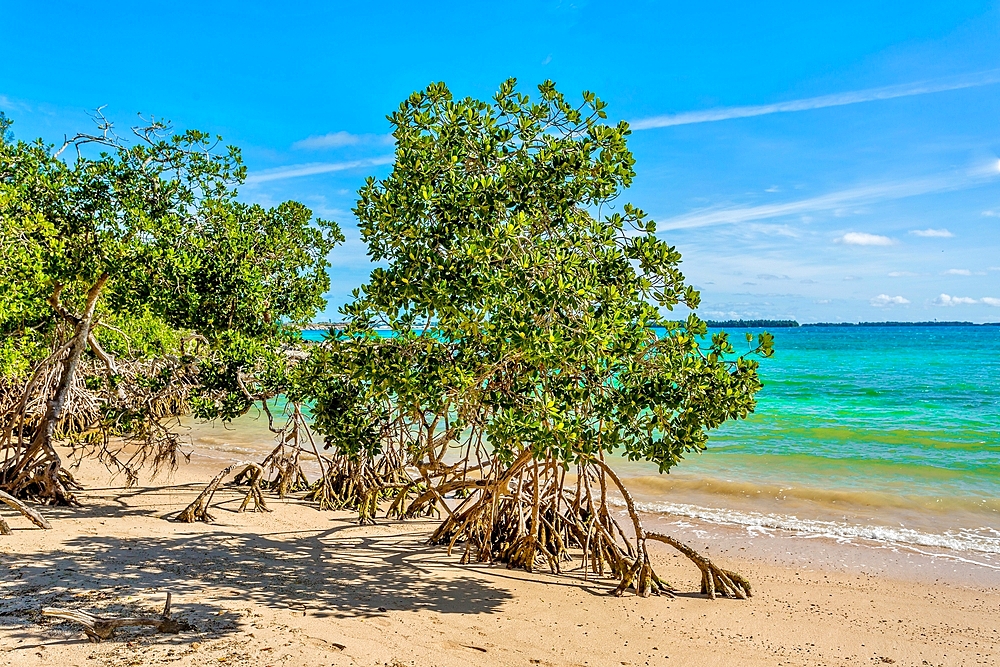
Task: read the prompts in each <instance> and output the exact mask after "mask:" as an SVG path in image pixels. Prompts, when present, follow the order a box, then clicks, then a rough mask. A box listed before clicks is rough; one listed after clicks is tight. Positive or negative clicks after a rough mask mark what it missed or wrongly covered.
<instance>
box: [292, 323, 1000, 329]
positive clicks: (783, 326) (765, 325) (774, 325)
mask: <svg viewBox="0 0 1000 667" xmlns="http://www.w3.org/2000/svg"><path fill="white" fill-rule="evenodd" d="M705 322H706V323H707V324H708V326H709V327H710V328H712V329H725V328H737V327H745V328H748V329H794V328H798V327H1000V322H983V323H982V324H977V323H976V322H955V321H946V322H938V321H936V320H935V321H933V322H807V323H805V324H799V323H798V322H796V321H795V320H706V321H705ZM346 326H347V322H312V323H310V324H303V325H302V326H301V327H300V329H301V330H302V331H326V330H327V329H343V328H345V327H346Z"/></svg>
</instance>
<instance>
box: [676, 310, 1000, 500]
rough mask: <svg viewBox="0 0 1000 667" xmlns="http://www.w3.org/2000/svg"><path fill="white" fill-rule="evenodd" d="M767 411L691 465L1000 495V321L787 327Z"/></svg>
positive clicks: (791, 478)
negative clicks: (972, 324) (959, 324)
mask: <svg viewBox="0 0 1000 667" xmlns="http://www.w3.org/2000/svg"><path fill="white" fill-rule="evenodd" d="M772 333H773V334H774V337H775V348H776V351H775V355H774V357H773V358H771V359H765V360H762V362H761V369H760V375H761V378H762V380H763V383H764V389H763V390H761V392H760V393H759V395H758V399H759V400H758V405H757V410H756V412H755V413H754V414H753V415H751V416H750V418H748V419H747V420H745V421H740V422H731V423H729V424H727V425H725V426H724V427H723V428H721V429H719V430H718V431H717V432H715V433H714V434H713V436H712V437H711V439H710V446H709V449H708V450H707V451H706V452H705V453H704V454H702V455H700V456H699V455H695V456H692V457H690V459H689V460H687V461H685V462H684V463H683V464H682V466H681V468H682V469H683V470H685V471H686V472H691V473H694V472H699V473H702V474H710V475H712V476H713V477H720V478H727V479H739V480H742V481H753V482H757V483H761V484H771V485H779V486H809V487H815V488H822V489H838V490H841V489H842V490H858V491H882V492H887V493H892V494H899V495H906V496H933V497H935V498H939V497H951V498H966V499H969V500H976V499H988V500H994V499H997V498H1000V327H850V328H847V327H844V328H840V327H838V328H832V327H831V328H819V327H816V328H813V327H804V328H797V329H776V330H774V331H773V332H772Z"/></svg>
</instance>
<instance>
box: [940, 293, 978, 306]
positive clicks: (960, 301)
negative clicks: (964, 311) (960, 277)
mask: <svg viewBox="0 0 1000 667" xmlns="http://www.w3.org/2000/svg"><path fill="white" fill-rule="evenodd" d="M975 303H977V302H976V300H975V299H971V298H969V297H967V296H948V295H947V294H942V295H941V296H939V297H938V298H936V299H934V305H935V306H971V305H973V304H975Z"/></svg>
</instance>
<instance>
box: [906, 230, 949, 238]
mask: <svg viewBox="0 0 1000 667" xmlns="http://www.w3.org/2000/svg"><path fill="white" fill-rule="evenodd" d="M910 233H911V234H913V235H915V236H924V237H929V238H940V239H950V238H951V237H952V236H954V234H952V233H951V232H949V231H948V230H947V229H913V230H910Z"/></svg>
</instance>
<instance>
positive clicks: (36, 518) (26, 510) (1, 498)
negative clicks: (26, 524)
mask: <svg viewBox="0 0 1000 667" xmlns="http://www.w3.org/2000/svg"><path fill="white" fill-rule="evenodd" d="M0 503H3V504H5V505H7V506H9V507H11V508H13V509H16V510H17V511H18V512H20V513H21V514H23V515H24V516H26V517H27V518H28V520H29V521H31V523H33V524H35V525H36V526H38V527H39V528H44V529H46V530H48V529H50V528H52V525H51V524H50V523H49V522H48V521H46V520H45V517H43V516H42V515H41V514H39V513H38V510H33V509H31V508H30V507H28V506H27V505H25V504H24V503H23V502H21V501H20V500H18V499H17V498H15V497H14V496H12V495H10V494H9V493H5V492H4V491H0ZM0 535H10V526H8V525H7V522H6V521H4V520H3V519H2V518H0Z"/></svg>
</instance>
